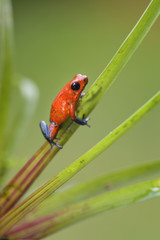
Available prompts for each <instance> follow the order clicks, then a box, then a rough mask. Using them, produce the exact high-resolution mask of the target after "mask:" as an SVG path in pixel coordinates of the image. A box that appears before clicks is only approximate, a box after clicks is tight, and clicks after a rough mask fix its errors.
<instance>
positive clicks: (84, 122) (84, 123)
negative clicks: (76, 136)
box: [74, 117, 90, 127]
mask: <svg viewBox="0 0 160 240" xmlns="http://www.w3.org/2000/svg"><path fill="white" fill-rule="evenodd" d="M89 119H90V117H87V118H86V119H85V118H84V117H83V118H82V119H80V118H77V119H76V120H74V121H75V122H76V123H78V124H79V125H87V126H88V127H90V125H89V124H88V123H87V122H88V120H89Z"/></svg>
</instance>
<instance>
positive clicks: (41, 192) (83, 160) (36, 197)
mask: <svg viewBox="0 0 160 240" xmlns="http://www.w3.org/2000/svg"><path fill="white" fill-rule="evenodd" d="M159 102H160V92H158V93H157V94H156V95H155V96H154V97H152V98H151V99H150V100H149V101H148V102H147V103H146V104H144V105H143V106H142V107H141V108H140V109H139V110H137V111H136V112H135V113H134V114H133V115H132V116H131V117H129V118H128V119H127V120H126V121H125V122H123V123H122V124H121V125H120V126H119V127H117V128H116V129H115V130H114V131H113V132H111V133H110V134H109V135H108V136H106V137H105V138H104V139H103V140H102V141H100V142H99V143H98V144H97V145H95V146H94V147H93V148H92V149H90V150H89V151H88V152H87V153H85V154H84V155H83V156H82V157H80V158H79V159H78V160H76V161H75V162H74V163H72V164H71V165H70V166H69V167H68V168H66V169H65V170H63V171H62V172H60V173H59V174H58V175H57V176H55V177H53V178H52V179H51V180H50V181H48V182H47V183H46V184H45V185H43V186H42V187H40V188H39V189H38V190H37V191H35V192H34V193H33V194H31V195H30V196H29V197H27V198H26V199H25V200H24V201H22V202H21V203H20V204H19V205H17V206H16V207H15V208H12V209H11V210H10V211H9V212H7V213H6V215H4V216H3V217H2V218H1V219H0V236H3V234H5V233H6V232H7V231H8V230H9V229H10V228H11V227H12V226H13V225H14V224H16V223H17V222H18V221H19V220H20V219H21V218H22V217H23V216H24V215H25V214H27V213H28V212H29V211H30V210H32V209H33V208H34V207H35V206H37V205H38V204H39V203H41V202H42V201H43V200H44V199H45V198H47V197H48V196H49V195H50V194H51V193H52V192H54V191H55V190H56V189H58V188H59V187H60V186H61V185H63V184H64V183H65V182H66V181H68V180H69V179H70V178H72V177H73V176H74V175H75V174H76V173H78V172H79V171H80V170H81V169H83V168H84V167H85V166H86V165H88V164H89V163H90V162H91V161H92V160H93V159H94V158H95V157H97V156H98V155H99V154H101V153H102V152H103V151H104V150H106V149H107V148H108V147H109V146H110V145H111V144H112V143H113V142H115V141H116V140H117V139H118V138H119V137H120V136H121V135H122V134H124V133H125V132H127V131H128V130H129V129H130V128H131V127H133V126H134V125H135V124H136V123H137V122H138V121H139V120H140V119H141V118H142V117H143V116H145V114H146V113H148V111H149V110H151V109H153V107H155V106H156V105H157V104H158V103H159Z"/></svg>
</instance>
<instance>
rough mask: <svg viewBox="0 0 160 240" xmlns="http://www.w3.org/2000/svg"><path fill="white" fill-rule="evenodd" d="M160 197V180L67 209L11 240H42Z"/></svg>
mask: <svg viewBox="0 0 160 240" xmlns="http://www.w3.org/2000/svg"><path fill="white" fill-rule="evenodd" d="M158 196H160V179H157V180H154V181H149V182H145V183H141V184H137V185H134V186H131V187H128V188H124V189H121V190H118V191H115V192H111V193H108V194H104V195H100V196H98V197H95V198H91V199H89V200H86V201H83V202H80V203H77V204H74V205H72V206H69V207H66V208H63V209H61V210H59V211H57V212H54V214H52V215H49V216H46V217H45V218H43V219H38V220H36V221H34V223H32V225H29V226H25V224H24V225H22V226H21V227H18V228H17V229H13V230H11V231H9V232H8V233H7V236H8V237H9V239H11V240H13V239H41V238H44V237H46V236H48V235H49V234H52V233H55V232H57V231H58V230H60V229H62V228H64V227H67V226H68V225H70V224H73V223H76V222H78V221H80V220H83V219H86V218H88V217H91V216H93V215H96V214H99V213H103V212H106V211H110V210H114V209H117V208H119V207H124V206H126V205H130V204H133V203H138V202H141V201H144V200H147V199H150V198H154V197H158Z"/></svg>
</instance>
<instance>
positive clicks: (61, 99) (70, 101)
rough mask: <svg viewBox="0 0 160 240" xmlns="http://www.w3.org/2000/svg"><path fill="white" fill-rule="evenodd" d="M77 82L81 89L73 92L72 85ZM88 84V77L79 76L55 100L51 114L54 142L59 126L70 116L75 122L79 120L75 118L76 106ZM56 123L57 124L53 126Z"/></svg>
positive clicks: (51, 137)
mask: <svg viewBox="0 0 160 240" xmlns="http://www.w3.org/2000/svg"><path fill="white" fill-rule="evenodd" d="M75 82H78V83H79V84H80V89H79V90H76V91H73V90H72V89H71V85H72V84H73V83H75ZM87 83H88V77H87V76H85V75H81V74H77V75H76V76H75V77H74V78H73V80H72V81H70V82H69V83H67V84H66V85H65V86H64V88H63V89H62V90H61V91H60V92H59V94H58V95H57V97H56V98H55V99H54V101H53V103H52V106H51V112H50V122H51V123H50V125H49V131H50V136H49V137H50V139H51V140H54V138H55V137H56V135H57V133H58V130H59V125H60V124H62V123H63V122H64V121H65V120H66V119H67V118H68V117H69V116H71V119H72V120H73V121H75V120H76V119H77V118H76V116H75V109H76V104H77V103H78V100H79V98H80V96H81V93H82V91H83V89H84V88H85V86H86V84H87ZM52 122H54V123H55V124H56V125H55V124H53V123H52Z"/></svg>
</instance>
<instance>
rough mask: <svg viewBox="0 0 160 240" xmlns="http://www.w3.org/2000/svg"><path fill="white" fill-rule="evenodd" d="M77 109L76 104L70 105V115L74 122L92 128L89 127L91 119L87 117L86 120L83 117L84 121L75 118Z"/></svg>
mask: <svg viewBox="0 0 160 240" xmlns="http://www.w3.org/2000/svg"><path fill="white" fill-rule="evenodd" d="M75 108H76V105H75V104H71V105H70V115H71V119H72V120H73V121H75V122H76V123H78V124H79V125H86V126H88V127H90V125H88V123H87V122H88V120H89V119H90V117H87V118H86V119H85V118H84V117H83V118H82V119H80V118H77V117H76V116H75Z"/></svg>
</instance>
